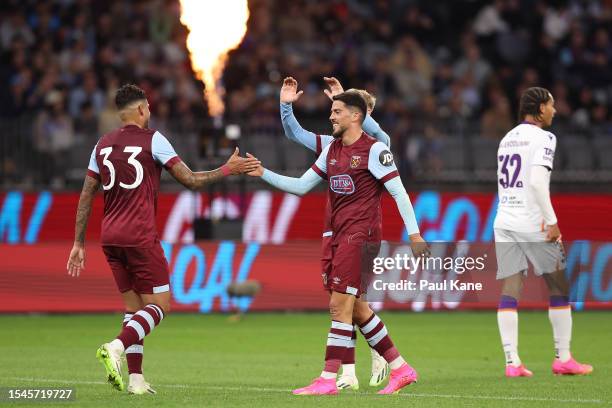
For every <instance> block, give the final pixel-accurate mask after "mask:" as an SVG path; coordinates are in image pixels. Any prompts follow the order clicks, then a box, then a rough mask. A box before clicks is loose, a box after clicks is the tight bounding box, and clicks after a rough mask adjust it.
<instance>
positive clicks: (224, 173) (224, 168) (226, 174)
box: [221, 164, 232, 177]
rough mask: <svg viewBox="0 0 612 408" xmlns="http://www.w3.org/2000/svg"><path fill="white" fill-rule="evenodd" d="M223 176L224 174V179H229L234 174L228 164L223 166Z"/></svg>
mask: <svg viewBox="0 0 612 408" xmlns="http://www.w3.org/2000/svg"><path fill="white" fill-rule="evenodd" d="M221 174H223V177H227V176H229V175H230V174H232V172H231V171H230V169H229V166H228V165H227V164H224V165H223V166H221Z"/></svg>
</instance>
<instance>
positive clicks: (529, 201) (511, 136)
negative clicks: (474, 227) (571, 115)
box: [494, 123, 557, 232]
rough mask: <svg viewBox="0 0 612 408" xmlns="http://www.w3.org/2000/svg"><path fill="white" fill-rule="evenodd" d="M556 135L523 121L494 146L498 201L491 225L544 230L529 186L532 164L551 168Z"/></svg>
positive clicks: (534, 230)
mask: <svg viewBox="0 0 612 408" xmlns="http://www.w3.org/2000/svg"><path fill="white" fill-rule="evenodd" d="M556 146H557V138H556V137H555V135H553V134H552V133H550V132H547V131H545V130H542V129H541V128H539V127H537V126H534V125H531V124H528V123H522V124H520V125H518V126H517V127H515V128H514V129H512V130H511V131H509V132H508V133H507V134H506V136H504V138H503V139H502V140H501V142H500V143H499V148H498V150H497V189H498V195H499V204H498V207H497V215H496V217H495V223H494V228H502V229H506V230H510V231H518V232H537V231H542V230H543V222H544V217H543V216H542V211H541V210H540V207H539V206H538V204H537V202H536V201H535V197H534V195H533V193H532V192H531V189H530V188H529V181H530V177H531V169H532V168H533V166H545V167H548V168H549V169H550V170H551V171H552V168H553V159H554V157H555V147H556Z"/></svg>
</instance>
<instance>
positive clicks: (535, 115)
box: [494, 87, 593, 377]
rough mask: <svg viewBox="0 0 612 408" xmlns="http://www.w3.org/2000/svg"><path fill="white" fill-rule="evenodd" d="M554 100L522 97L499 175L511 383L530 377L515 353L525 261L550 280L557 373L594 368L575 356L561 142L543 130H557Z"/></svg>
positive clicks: (499, 241) (503, 318) (502, 148)
mask: <svg viewBox="0 0 612 408" xmlns="http://www.w3.org/2000/svg"><path fill="white" fill-rule="evenodd" d="M554 102H555V101H554V99H553V97H552V95H551V94H550V92H549V91H548V90H546V89H544V88H538V87H534V88H529V89H527V90H526V91H525V92H524V93H523V95H522V96H521V101H520V107H519V118H520V120H521V123H520V124H519V125H518V126H516V127H515V128H514V129H512V130H510V131H509V132H508V133H507V134H506V136H504V138H503V139H502V140H501V142H500V143H499V149H498V151H497V163H498V165H497V177H498V182H497V185H498V192H499V206H498V208H497V215H496V217H495V223H494V231H495V251H496V255H497V263H498V271H497V279H501V280H503V287H502V294H501V299H500V302H499V308H498V312H497V321H498V326H499V333H500V336H501V341H502V346H503V349H504V353H505V355H506V376H507V377H531V376H532V375H533V373H532V372H531V371H529V370H528V369H527V368H526V367H525V365H524V364H523V363H522V362H521V359H520V357H519V355H518V313H517V306H518V299H519V297H520V293H521V287H522V281H523V276H525V275H526V274H527V267H528V265H527V260H529V262H531V263H532V264H533V267H534V271H535V274H536V275H538V276H542V277H543V278H544V280H545V281H546V284H547V286H548V289H549V295H550V306H549V309H548V316H549V319H550V323H551V325H552V329H553V337H554V343H555V353H556V356H555V359H554V361H553V364H552V371H553V373H554V374H570V375H576V374H589V373H590V372H591V371H593V367H592V366H590V365H588V364H581V363H578V362H577V361H576V360H574V359H573V358H572V355H571V353H570V341H571V337H572V309H571V306H570V304H569V284H568V282H567V278H566V277H565V254H564V252H563V245H562V243H561V232H560V231H559V225H558V224H557V217H556V216H555V211H554V209H553V206H552V203H551V201H550V192H549V184H550V173H551V172H552V169H553V159H554V156H555V147H556V145H557V139H556V137H555V135H553V134H552V133H550V132H547V131H545V130H543V128H545V127H549V126H550V125H551V124H552V120H553V117H554V114H555V108H554Z"/></svg>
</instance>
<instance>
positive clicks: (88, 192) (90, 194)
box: [74, 176, 100, 245]
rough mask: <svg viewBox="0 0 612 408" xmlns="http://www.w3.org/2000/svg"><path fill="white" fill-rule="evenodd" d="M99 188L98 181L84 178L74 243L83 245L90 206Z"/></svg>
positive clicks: (89, 177) (88, 177) (87, 177)
mask: <svg viewBox="0 0 612 408" xmlns="http://www.w3.org/2000/svg"><path fill="white" fill-rule="evenodd" d="M99 188H100V181H99V180H98V179H95V178H93V177H91V176H86V177H85V182H84V183H83V190H81V197H80V198H79V206H78V208H77V215H76V224H75V231H74V241H75V242H78V243H80V244H81V245H83V244H84V243H85V232H86V231H87V223H88V222H89V215H90V214H91V205H92V203H93V198H94V196H95V195H96V192H97V191H98V189H99Z"/></svg>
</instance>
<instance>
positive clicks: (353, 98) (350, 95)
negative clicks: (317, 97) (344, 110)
mask: <svg viewBox="0 0 612 408" xmlns="http://www.w3.org/2000/svg"><path fill="white" fill-rule="evenodd" d="M332 99H333V100H334V101H340V102H344V104H345V105H346V106H352V107H355V108H357V109H359V112H361V115H362V118H361V121H362V122H363V120H364V119H365V117H366V114H367V112H368V105H367V104H366V101H365V99H363V97H362V96H361V95H359V93H357V92H342V93H341V94H338V95H335V96H334V97H333V98H332Z"/></svg>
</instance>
